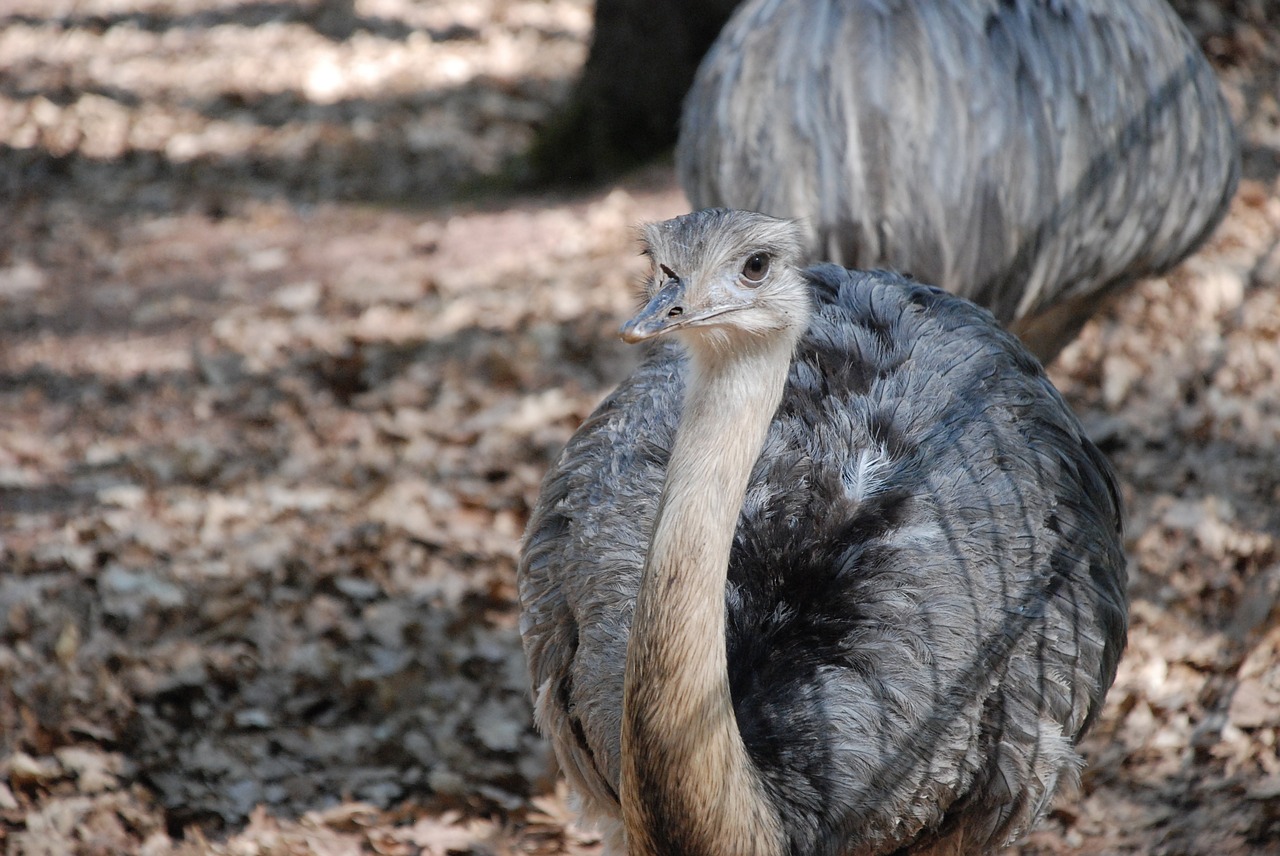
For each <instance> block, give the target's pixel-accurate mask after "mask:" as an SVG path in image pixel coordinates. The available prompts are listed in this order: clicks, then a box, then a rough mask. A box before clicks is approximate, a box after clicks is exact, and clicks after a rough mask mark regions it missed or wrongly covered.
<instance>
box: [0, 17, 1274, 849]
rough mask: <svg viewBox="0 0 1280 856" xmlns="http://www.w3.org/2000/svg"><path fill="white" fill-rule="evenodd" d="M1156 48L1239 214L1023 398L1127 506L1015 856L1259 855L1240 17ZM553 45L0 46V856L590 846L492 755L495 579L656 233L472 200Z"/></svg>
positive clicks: (4, 42) (410, 32)
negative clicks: (1233, 183)
mask: <svg viewBox="0 0 1280 856" xmlns="http://www.w3.org/2000/svg"><path fill="white" fill-rule="evenodd" d="M1180 9H1181V10H1182V11H1183V12H1184V13H1185V14H1186V15H1187V17H1188V20H1189V22H1190V23H1191V25H1192V27H1193V29H1194V31H1195V32H1196V34H1197V36H1198V37H1199V38H1200V39H1201V42H1202V44H1203V45H1204V46H1205V48H1206V51H1207V52H1208V53H1209V55H1210V56H1211V58H1212V59H1213V61H1214V63H1215V65H1216V67H1217V68H1218V69H1219V71H1220V72H1221V75H1222V79H1223V85H1224V88H1225V90H1226V91H1227V93H1228V95H1229V97H1230V99H1231V101H1232V105H1233V109H1234V110H1235V112H1236V116H1237V117H1238V119H1239V120H1240V121H1241V126H1242V131H1243V137H1244V145H1245V167H1246V178H1245V180H1244V181H1243V183H1242V185H1241V189H1240V192H1239V194H1238V196H1237V198H1236V200H1235V202H1234V204H1233V206H1232V209H1231V214H1230V217H1229V218H1228V220H1227V221H1226V223H1225V224H1224V225H1223V226H1222V227H1221V228H1220V229H1219V231H1218V232H1217V234H1216V235H1215V237H1214V239H1213V240H1212V241H1211V242H1210V244H1209V245H1208V246H1207V247H1206V248H1205V249H1204V250H1203V251H1202V252H1200V253H1199V254H1198V255H1196V256H1195V257H1193V258H1191V259H1190V260H1188V261H1187V262H1186V263H1185V264H1183V265H1182V266H1181V267H1180V268H1179V269H1178V270H1176V271H1175V272H1173V273H1172V274H1170V275H1169V276H1167V277H1165V278H1161V279H1157V280H1152V281H1149V282H1147V283H1145V284H1143V285H1142V286H1141V287H1140V288H1138V289H1137V290H1136V291H1135V292H1134V293H1132V294H1131V295H1130V296H1128V297H1126V298H1125V299H1123V300H1122V301H1120V302H1119V304H1118V305H1117V306H1116V307H1114V308H1113V310H1111V311H1110V312H1109V313H1107V314H1105V315H1104V316H1103V317H1101V318H1099V319H1098V320H1097V321H1095V322H1094V323H1092V324H1090V326H1089V327H1088V328H1087V329H1086V331H1085V333H1084V335H1083V336H1082V338H1081V339H1080V341H1079V342H1078V343H1077V344H1076V345H1074V346H1073V347H1071V348H1070V349H1069V350H1068V351H1067V352H1066V353H1064V355H1063V356H1062V357H1061V358H1060V359H1059V361H1058V362H1057V364H1056V365H1055V366H1054V367H1053V372H1052V373H1053V376H1054V378H1055V380H1056V381H1057V382H1058V383H1059V385H1060V386H1061V387H1062V388H1063V389H1064V391H1065V392H1066V393H1067V394H1068V396H1069V398H1070V400H1071V401H1072V403H1073V404H1074V405H1075V406H1076V408H1077V409H1078V411H1079V412H1080V413H1081V415H1082V417H1083V419H1084V420H1085V422H1086V425H1087V426H1088V427H1089V429H1090V431H1091V433H1092V434H1093V436H1094V438H1095V439H1096V440H1097V442H1098V443H1099V444H1100V445H1101V446H1102V447H1103V448H1104V449H1105V450H1106V451H1107V452H1108V453H1109V454H1110V455H1111V456H1112V458H1113V460H1114V461H1115V463H1116V465H1117V468H1118V469H1119V471H1120V474H1121V477H1122V480H1123V485H1124V491H1125V495H1126V498H1127V500H1128V504H1129V523H1128V533H1129V534H1128V547H1129V550H1130V556H1131V575H1132V589H1131V591H1132V597H1133V618H1132V625H1133V627H1132V632H1131V635H1130V645H1129V650H1128V653H1127V655H1126V657H1125V660H1124V661H1123V663H1122V664H1121V668H1120V675H1119V677H1118V679H1117V682H1116V686H1115V688H1114V689H1113V690H1112V692H1111V695H1110V697H1109V699H1108V704H1107V708H1106V712H1105V715H1104V716H1103V718H1102V721H1101V723H1100V724H1099V726H1098V727H1097V728H1096V730H1095V732H1094V733H1093V735H1092V736H1091V737H1090V739H1089V740H1088V742H1087V744H1086V747H1085V748H1086V753H1087V755H1088V758H1089V762H1090V765H1089V768H1088V770H1087V771H1086V773H1085V776H1084V782H1083V786H1082V789H1081V792H1080V793H1079V794H1077V795H1074V796H1070V797H1066V798H1064V799H1062V800H1061V801H1060V807H1059V808H1058V809H1057V810H1056V811H1054V813H1053V814H1052V815H1051V816H1050V817H1049V819H1048V820H1047V821H1046V822H1045V823H1044V824H1042V826H1041V827H1040V828H1039V829H1038V830H1037V831H1036V832H1035V833H1034V834H1033V835H1031V836H1030V838H1029V839H1028V840H1027V841H1026V842H1025V843H1024V844H1023V845H1022V847H1021V848H1020V850H1019V851H1018V852H1021V853H1024V854H1058V853H1066V852H1085V853H1134V854H1137V853H1158V854H1208V853H1213V854H1244V853H1280V756H1278V754H1277V745H1276V744H1277V737H1278V735H1280V606H1278V604H1280V182H1278V176H1280V105H1278V104H1277V97H1278V93H1280V47H1278V45H1280V40H1278V39H1277V37H1276V34H1277V30H1278V28H1280V13H1277V12H1275V11H1273V10H1271V9H1270V6H1269V4H1267V3H1265V2H1261V0H1258V2H1250V0H1238V2H1234V3H1231V2H1224V3H1210V2H1191V0H1185V2H1182V3H1181V4H1180ZM1268 16H1270V18H1269V19H1268ZM590 27H591V8H590V4H589V3H588V2H586V0H430V1H429V2H413V0H361V2H351V0H324V2H303V0H297V1H296V2H243V0H7V2H5V3H4V4H2V5H0V198H2V200H3V211H4V213H3V216H2V217H0V842H3V846H4V850H5V852H6V853H9V854H24V856H37V855H38V854H48V856H55V854H72V853H75V854H116V853H121V854H134V853H136V854H147V856H162V854H172V853H181V854H205V853H218V854H295V853H296V854H346V853H379V854H403V856H410V854H444V853H476V854H488V853H576V854H581V853H591V852H595V851H596V850H597V849H598V847H597V846H596V844H595V842H594V840H593V838H592V836H591V835H590V833H589V832H584V831H579V830H576V829H574V828H573V827H572V826H571V825H569V824H568V816H567V813H566V811H565V809H564V806H563V795H562V794H561V793H559V792H558V791H557V790H556V786H555V777H554V771H553V768H552V765H551V761H550V759H549V757H548V752H547V750H546V748H545V747H544V745H543V744H542V742H541V741H540V740H539V738H538V737H537V735H536V734H535V733H534V731H533V730H532V729H531V727H530V708H529V703H528V700H527V694H526V687H525V674H524V665H523V661H522V657H521V654H520V646H519V640H518V635H517V631H516V605H515V595H514V563H515V555H516V550H517V545H518V539H519V536H520V533H521V530H522V528H523V525H524V522H525V519H526V516H527V514H528V510H529V508H530V505H531V503H532V502H533V500H534V497H535V495H536V492H537V488H538V483H539V480H540V478H541V474H542V472H543V471H544V469H545V468H546V466H547V465H548V463H549V462H550V460H551V458H552V456H553V455H554V454H555V452H556V451H557V450H558V448H559V446H560V445H561V444H562V443H563V442H564V441H565V439H566V438H567V437H568V436H569V434H570V433H571V432H572V430H573V429H574V427H575V426H576V424H577V422H578V421H579V420H580V419H581V418H582V417H583V416H585V415H586V414H587V413H588V412H589V411H590V410H591V409H592V407H593V406H594V405H595V403H596V402H597V401H598V400H599V399H600V397H601V396H602V395H603V394H604V392H605V391H606V390H607V389H608V388H609V387H610V386H611V385H612V384H613V383H615V382H616V381H617V380H618V379H619V378H620V377H621V376H622V375H623V374H624V373H625V371H626V369H627V367H628V365H629V364H630V361H631V360H632V359H633V357H632V356H631V355H630V354H629V353H628V352H627V351H626V350H625V349H624V348H623V347H622V346H621V345H620V344H618V343H617V342H616V340H615V337H614V330H615V329H616V325H617V322H618V319H619V318H621V317H622V316H623V315H624V313H625V312H626V311H627V309H628V307H629V306H630V305H631V297H630V294H629V282H630V281H631V280H633V279H634V277H635V276H636V275H637V273H638V272H639V271H640V269H641V264H640V262H639V260H638V259H636V258H635V246H634V243H633V231H632V229H633V225H634V224H635V223H636V222H637V221H640V220H644V219H653V218H660V217H665V216H669V215H672V214H675V213H679V212H680V211H681V210H683V208H684V205H685V203H684V200H683V198H682V196H681V195H680V193H679V190H678V189H677V188H676V187H675V184H674V181H673V179H672V176H671V174H670V169H669V167H663V166H658V167H655V168H653V169H651V170H649V171H647V172H644V173H642V174H639V175H634V176H631V177H629V178H627V179H626V180H624V181H622V182H620V183H619V184H618V185H617V186H614V187H609V188H600V189H596V190H592V191H583V192H578V193H569V192H567V191H563V192H556V193H547V192H543V193H540V194H528V193H517V192H514V191H507V192H502V191H500V190H495V189H494V188H500V187H503V186H509V179H510V176H511V175H513V174H515V173H516V172H517V171H518V170H515V169H513V168H512V167H511V161H510V159H511V158H512V157H513V156H515V155H518V154H519V153H520V152H521V151H523V150H524V148H525V147H526V146H527V145H528V144H529V142H530V141H531V139H532V137H533V134H534V133H535V130H536V128H537V127H538V126H539V124H540V123H542V122H543V121H545V120H546V119H547V118H548V117H549V116H550V115H551V113H552V111H553V110H554V108H555V106H556V105H557V104H558V103H560V102H562V101H563V99H564V98H565V96H566V95H567V93H568V91H569V88H570V86H571V84H572V80H573V77H574V75H575V74H576V72H577V69H578V68H579V67H580V65H581V63H582V61H583V58H584V56H585V50H586V44H587V40H588V38H589V34H590ZM477 188H481V190H479V191H477Z"/></svg>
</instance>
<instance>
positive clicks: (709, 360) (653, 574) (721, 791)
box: [621, 341, 793, 856]
mask: <svg viewBox="0 0 1280 856" xmlns="http://www.w3.org/2000/svg"><path fill="white" fill-rule="evenodd" d="M792 349H793V344H792V343H791V342H790V341H787V342H778V343H773V344H771V345H765V344H763V343H761V344H760V346H759V349H758V350H756V351H753V352H751V353H748V354H735V355H734V356H733V357H726V358H724V359H717V358H715V357H708V356H705V355H698V354H694V355H693V357H692V362H691V371H690V378H689V385H688V388H687V390H686V392H685V404H684V412H683V415H682V416H681V420H680V426H679V428H678V429H677V431H676V440H675V446H674V448H673V449H672V453H671V459H670V462H669V463H668V465H667V481H666V484H665V485H664V486H663V491H662V498H661V500H660V502H659V506H658V514H657V519H656V521H655V524H654V532H653V539H652V541H651V543H650V546H649V553H648V556H647V558H646V561H645V567H644V573H643V575H642V578H641V582H640V591H639V595H638V597H637V599H636V611H635V616H634V617H633V619H632V624H631V636H630V641H629V642H628V645H627V669H626V677H625V680H624V688H623V709H622V719H623V721H622V790H621V799H622V810H623V822H624V825H625V828H626V832H627V843H628V851H629V853H630V856H659V854H670V853H680V854H690V855H691V854H729V853H733V854H742V856H752V854H758V856H765V854H771V855H772V854H777V853H780V852H781V849H782V842H781V832H780V826H779V820H778V817H777V812H776V810H775V809H774V808H773V806H772V804H771V803H770V802H769V800H768V798H767V796H766V795H765V792H764V789H763V787H762V785H761V782H760V779H759V776H758V774H757V773H756V770H755V767H754V765H753V764H752V763H751V761H750V759H749V758H748V756H747V753H746V747H745V746H744V744H743V742H742V737H741V734H740V732H739V731H738V725H737V720H736V718H735V717H734V713H733V705H732V699H731V697H730V693H729V676H728V666H727V657H726V653H725V614H724V597H725V582H726V578H727V576H728V569H729V553H730V549H731V548H732V545H733V535H734V530H735V528H736V527H737V522H738V517H739V515H740V513H741V510H742V503H743V499H744V497H745V494H746V487H747V480H748V479H749V477H750V475H751V469H752V467H753V465H754V464H755V461H756V459H757V458H758V457H759V456H760V449H761V447H762V445H763V443H764V438H765V434H766V433H767V431H768V429H769V424H770V422H771V421H772V419H773V414H774V412H775V411H776V410H777V408H778V403H779V401H780V400H781V397H782V389H783V385H784V384H785V382H786V377H787V371H788V367H789V365H790V361H791V352H792Z"/></svg>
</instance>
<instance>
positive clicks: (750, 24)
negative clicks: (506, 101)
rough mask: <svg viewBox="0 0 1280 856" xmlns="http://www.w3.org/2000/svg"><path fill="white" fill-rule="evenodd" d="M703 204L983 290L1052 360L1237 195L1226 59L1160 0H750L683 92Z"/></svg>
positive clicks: (953, 287)
mask: <svg viewBox="0 0 1280 856" xmlns="http://www.w3.org/2000/svg"><path fill="white" fill-rule="evenodd" d="M677 165H678V170H679V174H680V180H681V184H682V185H683V187H684V189H685V192H686V194H687V195H688V197H689V200H690V202H691V203H692V204H693V206H694V207H695V208H704V207H710V206H728V207H734V208H745V209H749V210H752V211H761V212H764V213H766V214H771V215H774V216H778V217H796V218H801V219H802V221H803V223H804V224H805V228H806V230H807V231H806V245H807V247H808V249H809V252H810V254H811V257H812V258H814V259H822V260H828V261H832V262H836V263H838V264H841V265H845V266H849V267H858V268H870V267H886V268H892V269H895V270H899V271H903V272H906V273H909V274H911V275H912V276H914V277H916V278H918V279H920V280H922V281H926V282H931V283H935V284H937V285H940V286H942V287H944V288H946V289H948V290H950V291H953V292H955V293H957V294H960V295H962V296H964V297H968V298H970V299H972V300H974V301H975V302H977V303H978V304H980V305H982V306H985V307H987V308H988V309H990V310H991V311H992V313H993V314H994V315H995V316H996V318H997V319H998V320H999V321H1000V322H1001V323H1004V324H1009V325H1011V326H1012V328H1013V329H1014V331H1015V332H1017V333H1018V334H1019V335H1020V336H1022V337H1023V339H1024V341H1026V342H1027V344H1028V346H1029V347H1030V348H1031V350H1032V351H1033V352H1034V353H1036V355H1037V356H1038V357H1040V358H1041V359H1042V360H1045V361H1047V360H1048V359H1050V358H1052V357H1053V356H1054V355H1055V354H1056V353H1057V352H1058V350H1060V348H1061V347H1062V346H1063V345H1064V344H1066V343H1067V342H1069V341H1070V340H1071V339H1072V338H1073V337H1074V336H1075V334H1076V333H1077V332H1078V330H1079V328H1080V326H1081V325H1082V324H1083V323H1084V321H1085V320H1086V319H1087V318H1088V317H1089V315H1090V314H1091V313H1092V311H1093V310H1094V309H1096V308H1097V306H1098V305H1099V304H1100V303H1101V302H1102V299H1103V298H1104V297H1105V296H1107V295H1108V294H1110V293H1112V292H1114V291H1115V290H1116V289H1117V288H1119V287H1121V286H1123V285H1124V284H1127V283H1130V282H1132V281H1134V280H1136V279H1137V278H1139V277H1142V276H1148V275H1154V274H1157V273H1160V272H1162V271H1164V270H1166V269H1167V268H1169V267H1171V266H1173V265H1174V264H1176V263H1177V262H1178V261H1179V260H1181V259H1182V258H1183V257H1184V256H1186V255H1187V254H1189V253H1190V252H1191V251H1192V250H1193V249H1194V248H1195V247H1196V246H1197V245H1198V244H1199V243H1200V242H1201V241H1202V240H1203V239H1204V238H1205V237H1206V236H1207V235H1208V234H1209V233H1210V232H1211V231H1212V229H1213V228H1214V226H1216V225H1217V223H1218V222H1219V221H1220V220H1221V218H1222V217H1223V215H1224V214H1225V211H1226V206H1227V203H1228V202H1229V200H1230V199H1231V196H1232V195H1233V193H1234V191H1235V186H1236V182H1237V179H1238V174H1239V151H1238V144H1237V141H1236V137H1235V131H1234V128H1233V125H1232V122H1231V119H1230V115H1229V112H1228V109H1227V104H1226V102H1225V100H1224V99H1223V97H1222V94H1221V92H1220V91H1219V88H1218V85H1217V81H1216V79H1215V77H1214V74H1213V71H1212V69H1211V68H1210V67H1209V64H1208V63H1207V62H1206V60H1205V58H1204V56H1203V54H1202V53H1201V51H1200V49H1199V47H1198V46H1197V45H1196V43H1195V41H1194V39H1193V38H1192V36H1191V34H1190V33H1189V32H1188V31H1187V29H1186V27H1185V26H1184V25H1183V24H1182V22H1181V20H1179V18H1178V17H1177V15H1176V14H1175V13H1174V11H1173V10H1172V9H1171V8H1170V7H1169V5H1168V3H1167V2H1165V0H1127V1H1126V2H1123V3H1117V2H1114V0H931V2H924V3H918V2H906V0H747V2H745V3H743V4H742V5H741V6H740V7H739V8H738V10H737V11H736V12H735V13H734V15H733V17H732V18H731V19H730V20H729V22H728V23H727V24H726V25H725V27H724V29H723V30H722V31H721V34H720V36H719V37H718V39H717V40H716V42H715V43H714V44H713V46H712V48H711V50H710V52H708V54H707V56H706V57H705V58H704V59H703V62H702V64H701V66H700V67H699V70H698V74H697V76H696V78H695V80H694V84H693V87H692V89H691V90H690V92H689V94H688V95H687V97H686V100H685V106H684V110H683V114H682V119H681V129H680V138H679V142H678V144H677Z"/></svg>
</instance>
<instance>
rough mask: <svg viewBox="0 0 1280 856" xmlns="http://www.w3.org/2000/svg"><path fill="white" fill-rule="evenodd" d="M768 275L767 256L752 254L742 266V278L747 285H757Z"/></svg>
mask: <svg viewBox="0 0 1280 856" xmlns="http://www.w3.org/2000/svg"><path fill="white" fill-rule="evenodd" d="M768 273H769V254H768V253H752V254H751V258H749V259H747V263H746V264H744V265H743V266H742V277H743V279H745V280H746V281H747V282H748V283H754V284H757V285H758V284H759V283H760V282H761V281H763V280H764V278H765V275H766V274H768Z"/></svg>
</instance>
